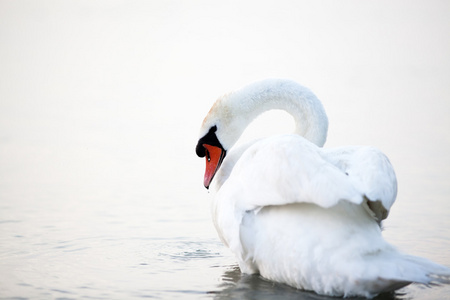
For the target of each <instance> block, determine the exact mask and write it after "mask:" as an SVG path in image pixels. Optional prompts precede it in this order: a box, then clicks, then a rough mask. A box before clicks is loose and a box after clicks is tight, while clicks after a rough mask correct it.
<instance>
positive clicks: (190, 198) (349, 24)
mask: <svg viewBox="0 0 450 300" xmlns="http://www.w3.org/2000/svg"><path fill="white" fill-rule="evenodd" d="M333 3H334V2H333V1H329V2H327V1H324V2H321V3H306V2H299V1H281V2H280V1H277V5H276V6H273V5H271V4H270V3H269V2H267V3H265V2H264V3H261V2H257V4H258V5H256V3H252V2H248V4H239V3H238V2H237V3H234V5H240V6H239V9H236V7H235V6H232V5H227V4H224V3H214V4H211V2H210V1H206V2H205V1H193V2H192V3H187V2H185V1H165V2H164V4H163V3H157V2H155V3H153V2H148V1H142V2H141V1H133V2H132V3H131V2H121V1H106V2H103V1H96V2H92V1H76V2H71V1H64V2H60V1H46V2H42V3H41V2H39V3H37V2H34V1H29V2H28V1H2V2H0V20H2V21H1V23H0V40H1V47H0V65H1V66H2V68H1V70H0V299H80V298H93V299H140V298H157V299H158V298H160V299H171V298H177V299H178V298H180V297H182V298H183V299H202V298H203V299H205V298H206V299H215V298H217V299H280V298H281V299H329V298H326V297H321V296H317V295H315V294H314V293H308V292H301V291H297V290H295V289H292V288H290V287H287V286H284V285H281V284H276V283H273V282H269V281H265V280H263V279H261V278H260V277H258V276H246V275H242V274H241V273H240V272H239V270H238V269H237V266H236V261H235V259H234V258H233V256H232V255H231V253H230V252H229V251H228V249H226V248H225V247H224V246H223V245H222V244H221V243H220V241H219V239H218V238H217V235H216V233H215V231H214V228H213V225H212V222H211V219H210V214H209V198H208V193H207V191H206V190H205V189H204V188H203V187H202V177H203V167H204V165H203V164H204V162H203V160H201V159H198V158H197V157H196V156H195V152H194V147H195V144H196V142H197V138H198V136H197V132H198V128H199V125H200V123H201V120H202V118H203V116H204V114H206V112H207V111H208V109H209V107H210V105H211V104H212V101H214V99H215V98H216V97H217V96H219V95H220V94H222V93H225V92H228V91H229V90H230V89H234V88H238V87H240V86H241V85H243V84H246V83H249V82H252V81H254V80H257V79H260V78H264V77H289V78H292V79H294V80H297V81H299V82H301V83H303V84H305V85H307V86H309V87H310V88H312V89H313V91H314V92H315V93H317V95H318V96H319V98H320V99H321V100H322V102H323V103H324V106H325V108H326V110H327V113H328V115H329V118H330V131H329V138H328V142H327V144H326V145H328V146H338V145H346V144H367V145H375V146H377V147H379V148H381V149H382V150H383V151H384V152H385V153H386V154H387V155H388V156H389V157H390V159H391V161H392V163H393V164H394V167H395V169H396V172H397V176H398V179H399V195H398V199H397V203H396V204H395V205H394V207H393V209H392V212H391V215H390V217H389V218H388V220H387V221H386V222H385V224H384V227H385V233H384V235H385V237H386V238H387V239H388V240H389V241H390V242H391V243H393V244H395V245H396V246H397V247H399V248H400V249H401V250H402V251H405V252H407V253H410V254H415V255H420V256H425V257H427V258H429V259H432V260H434V261H436V262H438V263H441V264H445V265H447V266H450V255H449V253H448V250H449V249H450V230H449V228H450V220H449V219H450V218H449V217H448V215H449V213H450V201H448V195H449V193H450V189H449V185H448V178H450V160H449V156H448V153H449V152H450V138H449V135H448V134H447V131H448V128H450V121H449V118H448V115H449V113H450V105H449V103H450V102H449V101H448V100H449V98H450V90H449V88H448V82H449V80H450V72H449V71H448V70H450V62H449V59H448V53H450V45H449V42H448V38H447V37H448V31H449V28H450V26H449V21H448V12H449V7H448V4H446V3H444V2H439V1H436V2H435V3H434V4H423V3H415V4H414V5H410V4H411V2H410V1H407V2H405V3H403V4H402V3H400V4H397V3H399V2H396V3H390V2H389V1H385V2H377V3H379V4H374V3H365V2H364V3H363V2H360V1H348V2H343V3H342V4H341V5H340V6H335V5H334V4H333ZM427 3H428V2H427ZM230 15H232V16H233V20H234V21H233V22H231V23H230V21H229V20H230ZM275 24H276V25H275ZM353 24H358V26H354V25H353ZM255 28H259V29H260V30H259V31H256V32H255ZM412 33H414V34H412ZM355 36H357V37H358V38H354V37H355ZM270 41H273V42H270ZM330 49H331V50H330ZM280 53H282V55H281V54H280ZM268 58H270V59H268ZM289 125H290V123H289V121H286V120H285V115H283V114H281V115H280V114H273V115H271V116H268V119H267V120H263V121H260V122H259V123H257V124H256V126H255V127H254V128H255V132H254V134H255V135H260V134H262V133H263V132H264V133H275V132H284V131H286V130H290V128H289ZM251 134H252V133H251V132H250V135H249V137H250V136H251ZM449 294H450V287H437V288H433V289H423V288H420V287H417V286H410V287H406V288H404V289H402V290H401V291H399V292H398V293H397V294H395V295H383V296H382V297H380V299H445V298H446V297H448V295H449Z"/></svg>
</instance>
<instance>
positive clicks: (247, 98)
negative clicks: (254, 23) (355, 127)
mask: <svg viewBox="0 0 450 300" xmlns="http://www.w3.org/2000/svg"><path fill="white" fill-rule="evenodd" d="M273 108H280V109H285V110H286V111H288V112H290V113H292V115H293V116H294V119H295V120H296V134H291V135H281V136H274V137H270V138H266V139H261V140H258V141H252V142H250V143H248V144H245V145H243V146H241V147H239V148H236V149H235V148H232V146H233V145H234V143H235V142H236V140H237V139H238V138H239V136H240V135H241V133H242V131H243V130H244V129H245V126H247V125H248V123H249V122H250V121H251V120H252V119H253V118H254V117H255V116H256V115H257V114H256V113H255V112H257V113H261V112H262V111H264V110H266V109H273ZM212 126H217V138H218V140H219V141H220V142H222V141H223V140H224V141H225V142H224V144H223V145H224V146H225V149H226V150H227V155H226V157H225V159H224V161H223V163H222V165H221V167H220V169H219V171H218V172H217V174H216V176H215V178H214V180H213V191H215V193H214V199H213V203H212V214H213V220H214V224H215V226H216V229H217V231H218V233H219V236H220V238H221V240H222V241H223V242H224V243H225V245H227V246H228V247H229V248H230V249H231V250H232V251H233V252H234V254H235V255H236V258H237V260H238V262H239V266H240V268H241V270H242V272H244V273H260V274H261V275H262V276H263V277H265V278H268V279H271V280H274V281H277V282H282V283H285V284H288V285H291V286H294V287H297V288H299V289H305V290H312V291H315V292H317V293H319V294H324V295H332V296H365V297H369V298H370V297H373V296H375V295H377V294H379V293H382V292H386V291H391V290H395V289H398V288H400V287H403V286H405V285H408V284H410V283H412V282H416V283H422V284H425V285H430V284H435V283H450V269H448V268H446V267H444V266H440V265H437V264H435V263H432V262H430V261H428V260H426V259H423V258H418V257H413V256H408V255H404V254H402V253H399V252H398V251H397V250H396V249H395V248H394V247H393V246H391V245H389V244H388V243H387V242H386V241H385V240H384V239H383V237H382V235H381V228H380V222H381V220H383V219H385V218H386V217H387V215H388V212H389V209H390V208H391V206H392V204H393V203H394V201H395V197H396V194H397V181H396V177H395V173H394V170H393V168H392V165H391V164H390V162H389V160H388V158H387V157H386V156H385V155H384V154H383V153H381V152H380V151H379V150H377V149H376V148H373V147H341V148H334V149H323V148H320V146H322V145H323V143H324V141H325V137H326V131H327V126H328V122H327V118H326V115H325V112H324V110H323V107H322V105H321V104H320V102H319V100H318V99H317V98H316V97H315V96H314V95H313V94H312V93H311V92H310V91H309V90H306V89H305V88H303V87H302V86H300V85H297V84H295V83H293V82H291V81H282V80H269V81H263V82H260V83H257V84H254V85H251V86H250V87H248V88H244V89H243V90H241V91H239V92H236V93H233V94H231V95H230V96H226V97H224V98H221V99H220V100H219V101H218V102H216V104H215V105H214V107H213V109H211V111H210V113H209V115H208V116H207V117H206V118H205V121H204V123H203V127H202V130H201V137H202V135H203V134H205V133H206V132H208V130H209V128H210V127H212Z"/></svg>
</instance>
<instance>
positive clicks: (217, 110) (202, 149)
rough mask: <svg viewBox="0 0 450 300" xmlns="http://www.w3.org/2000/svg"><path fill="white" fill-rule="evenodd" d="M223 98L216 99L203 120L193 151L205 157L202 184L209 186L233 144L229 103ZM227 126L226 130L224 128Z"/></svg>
mask: <svg viewBox="0 0 450 300" xmlns="http://www.w3.org/2000/svg"><path fill="white" fill-rule="evenodd" d="M224 98H227V96H224V97H223V98H220V99H218V100H217V101H216V102H215V103H214V105H213V106H212V108H211V110H210V111H209V113H208V114H207V116H206V117H205V119H204V120H203V124H202V127H201V130H200V139H199V140H198V143H197V146H196V148H195V152H196V153H197V155H198V156H199V157H205V158H206V170H205V176H204V180H203V184H204V185H205V187H206V188H209V185H210V184H211V181H212V179H213V178H214V175H215V174H216V172H217V171H218V170H219V168H220V165H221V164H222V161H223V159H224V158H225V156H226V154H227V150H228V149H230V148H231V146H232V145H233V144H234V142H235V140H236V139H237V138H236V137H233V136H232V133H233V132H234V131H233V130H232V127H233V123H235V122H233V121H232V120H234V119H235V118H233V117H232V115H233V114H232V113H231V112H230V109H231V108H230V107H229V105H226V101H224ZM224 128H227V130H224Z"/></svg>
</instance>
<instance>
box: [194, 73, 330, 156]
mask: <svg viewBox="0 0 450 300" xmlns="http://www.w3.org/2000/svg"><path fill="white" fill-rule="evenodd" d="M272 109H281V110H285V111H286V112H288V113H289V114H291V115H292V116H293V118H294V121H295V127H296V128H295V133H296V134H299V135H301V136H303V137H304V138H306V139H307V140H309V141H311V142H312V143H314V144H316V145H318V146H323V144H324V143H325V140H326V137H327V130H328V119H327V116H326V113H325V110H324V108H323V106H322V104H321V103H320V101H319V99H317V97H316V96H315V95H314V94H313V93H312V92H311V91H310V90H309V89H307V88H305V87H303V86H301V85H299V84H297V83H295V82H293V81H289V80H280V79H278V80H276V79H269V80H264V81H260V82H257V83H254V84H251V85H249V86H247V87H245V88H243V89H241V90H238V91H236V92H234V93H232V94H229V95H226V96H225V97H224V98H222V99H219V100H218V101H217V102H216V104H215V105H214V106H213V108H212V109H211V111H210V113H209V114H208V116H207V117H206V119H205V122H204V126H203V127H208V128H205V130H208V129H209V127H210V126H214V124H208V123H210V122H209V121H210V120H211V119H212V120H211V121H212V122H215V123H216V124H215V125H217V137H218V139H219V141H220V142H221V143H222V145H223V146H224V148H225V149H230V148H231V147H232V146H233V145H234V144H235V143H236V141H237V140H238V139H239V137H240V136H241V134H242V133H243V131H244V130H245V128H246V127H247V126H248V125H249V124H250V123H251V122H252V121H253V120H254V119H255V118H256V117H257V116H259V115H260V114H262V113H263V112H265V111H268V110H272ZM217 114H219V115H217ZM210 115H212V116H210ZM215 117H217V118H215ZM214 119H215V121H214Z"/></svg>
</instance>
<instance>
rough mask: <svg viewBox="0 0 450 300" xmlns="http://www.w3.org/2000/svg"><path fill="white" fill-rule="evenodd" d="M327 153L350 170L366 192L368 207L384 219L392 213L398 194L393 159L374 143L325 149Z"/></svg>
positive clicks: (328, 157)
mask: <svg viewBox="0 0 450 300" xmlns="http://www.w3.org/2000/svg"><path fill="white" fill-rule="evenodd" d="M322 153H323V156H324V158H325V159H326V160H328V161H329V162H330V163H332V164H333V165H335V166H336V167H338V168H339V169H340V170H342V171H343V172H345V173H347V174H348V177H349V178H350V180H351V181H352V183H353V185H354V186H355V187H356V188H357V189H358V190H359V191H360V192H361V193H362V194H363V195H364V197H365V198H366V204H367V206H368V208H370V210H371V211H372V212H373V213H374V217H376V219H377V220H379V221H381V220H383V219H385V218H386V217H387V215H388V213H389V210H390V208H391V206H392V204H393V203H394V201H395V198H396V196H397V179H396V176H395V172H394V169H393V167H392V165H391V163H390V162H389V159H388V158H387V157H386V155H384V154H383V153H382V152H381V151H380V150H378V149H376V148H373V147H340V148H334V149H324V150H323V151H322Z"/></svg>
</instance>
